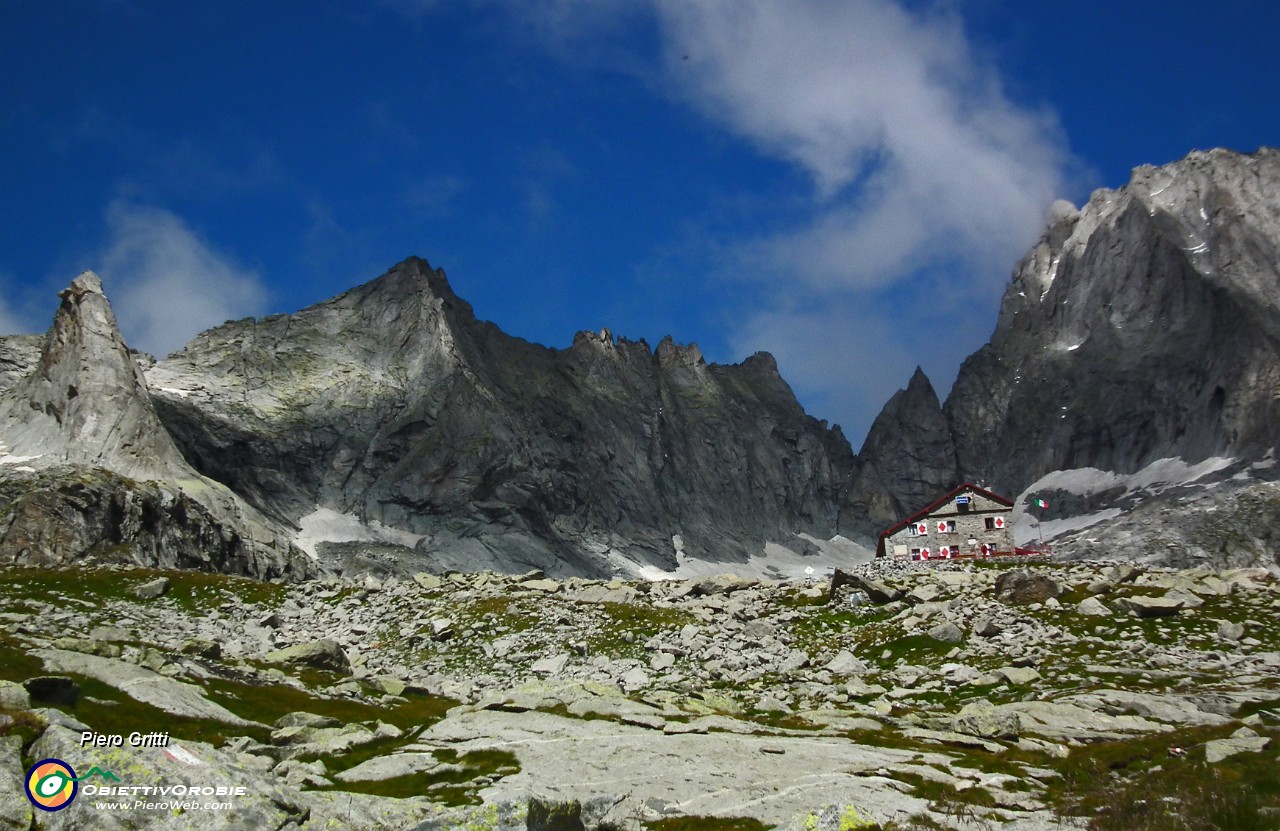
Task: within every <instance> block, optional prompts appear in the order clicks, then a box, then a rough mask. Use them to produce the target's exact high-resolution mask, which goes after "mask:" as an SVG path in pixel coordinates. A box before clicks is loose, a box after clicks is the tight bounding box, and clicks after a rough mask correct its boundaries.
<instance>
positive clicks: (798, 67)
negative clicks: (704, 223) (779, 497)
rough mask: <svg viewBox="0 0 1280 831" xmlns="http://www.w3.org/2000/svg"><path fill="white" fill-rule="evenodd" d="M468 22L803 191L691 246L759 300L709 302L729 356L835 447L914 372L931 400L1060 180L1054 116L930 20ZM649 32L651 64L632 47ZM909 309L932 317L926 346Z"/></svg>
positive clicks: (896, 3)
mask: <svg viewBox="0 0 1280 831" xmlns="http://www.w3.org/2000/svg"><path fill="white" fill-rule="evenodd" d="M427 1H428V0H395V2H400V3H407V4H417V3H422V2H427ZM473 3H474V4H475V5H477V6H480V7H484V8H494V7H499V8H505V9H506V10H507V11H508V13H509V14H510V15H511V18H512V19H513V20H516V21H517V22H518V24H519V28H520V30H521V32H522V33H524V32H528V33H531V34H533V35H534V36H535V37H536V38H538V39H539V40H540V41H541V42H543V43H544V44H546V47H547V48H548V50H549V51H550V52H551V53H552V54H554V55H556V56H557V57H558V58H559V59H560V60H563V61H567V62H569V63H570V64H571V65H583V64H586V65H587V66H594V67H596V68H599V67H601V66H608V67H610V68H612V69H615V70H616V69H618V68H622V69H623V70H625V71H631V72H633V73H634V74H635V75H637V76H640V77H643V78H645V79H646V80H648V81H649V82H651V85H652V87H653V88H655V89H660V90H662V91H663V92H664V93H665V94H667V95H668V96H670V97H671V98H673V99H675V100H678V101H682V102H684V103H686V104H687V105H689V106H690V107H691V108H692V109H694V110H695V111H696V112H698V113H700V114H702V115H703V116H704V117H705V118H706V119H707V120H708V122H709V123H710V124H712V125H715V126H716V127H718V128H720V129H723V130H725V131H727V132H729V133H731V134H733V135H735V136H738V137H740V138H742V139H745V140H746V141H748V142H750V143H751V144H752V145H753V146H754V147H755V148H756V149H757V151H758V152H759V153H760V154H762V155H763V156H765V157H768V158H773V159H778V160H782V161H784V162H787V163H789V164H791V165H793V166H794V167H795V169H797V170H799V171H802V172H803V173H804V174H805V175H807V177H808V178H809V181H810V183H811V187H810V188H808V189H807V191H806V192H805V193H801V194H797V195H796V198H794V199H788V200H786V203H785V204H783V205H780V206H779V208H778V210H777V212H776V214H775V215H774V216H772V217H769V218H768V220H767V221H768V222H769V223H770V225H771V226H772V227H773V228H774V229H779V228H780V229H781V230H775V231H759V232H755V231H752V230H750V229H748V230H745V231H744V232H743V233H742V234H740V235H738V236H737V237H736V238H730V239H727V240H714V241H711V242H708V243H707V244H706V252H705V256H704V259H703V262H704V264H705V261H706V260H714V261H716V262H717V263H720V264H721V265H722V266H724V271H725V272H726V273H731V274H733V275H735V276H736V275H745V276H746V278H748V279H754V280H756V281H758V283H757V285H756V287H755V289H754V290H748V291H742V292H736V291H734V292H726V293H725V296H727V297H738V298H740V299H738V300H737V301H729V303H730V304H733V303H735V302H736V303H737V304H738V307H737V308H734V309H728V310H724V311H723V314H724V315H725V316H726V317H731V318H732V319H733V320H734V321H735V323H734V324H733V330H732V331H731V333H730V335H729V339H730V341H731V342H732V344H733V346H734V348H735V350H736V351H737V353H738V354H740V355H746V354H750V353H751V352H754V351H756V350H760V349H766V350H769V351H771V352H773V353H774V354H775V355H776V357H777V358H778V360H779V365H780V368H781V369H782V371H783V373H784V377H786V378H787V379H788V380H789V381H790V382H791V383H792V384H793V386H794V387H795V388H796V390H797V392H798V393H799V394H800V397H801V399H802V400H803V401H804V402H805V404H806V407H807V408H808V409H809V410H810V412H815V413H817V414H819V415H825V416H827V417H832V418H835V419H836V420H839V421H841V422H844V424H845V426H846V427H849V428H850V430H851V433H855V434H859V435H860V433H861V432H862V431H865V429H866V428H867V427H868V426H869V424H870V421H871V419H872V417H874V415H875V414H876V413H877V412H878V411H879V408H880V407H881V406H882V405H883V403H884V402H885V401H886V400H887V398H888V397H889V395H891V394H892V392H893V391H894V390H896V389H898V388H899V387H901V386H902V385H903V384H905V383H906V381H907V379H908V378H909V376H910V373H911V371H912V369H913V368H914V366H915V365H916V364H917V363H918V364H922V365H924V366H925V369H926V371H927V372H929V374H930V376H931V379H932V380H933V381H934V383H935V385H936V388H937V389H938V392H939V394H940V395H945V393H946V390H947V386H948V385H949V383H950V381H951V380H952V378H953V377H954V373H955V370H956V368H957V367H958V366H959V363H960V361H961V360H962V359H963V357H964V356H965V355H966V354H968V353H969V352H971V351H973V350H974V349H976V348H977V347H978V346H979V345H980V344H981V343H982V342H983V340H984V339H985V338H986V337H987V335H988V334H989V333H990V323H991V321H992V320H993V319H994V316H995V311H996V308H997V306H998V302H999V293H1000V291H1001V289H1002V287H1003V285H1004V284H1005V282H1006V281H1007V279H1008V275H1009V273H1010V270H1011V267H1012V266H1013V264H1014V262H1015V261H1016V260H1017V258H1018V257H1020V256H1021V255H1022V254H1023V253H1025V251H1026V250H1027V249H1028V248H1029V247H1030V245H1031V244H1032V243H1034V241H1035V239H1036V236H1037V234H1038V233H1039V232H1040V230H1041V229H1042V228H1043V225H1044V220H1045V214H1046V211H1047V210H1048V208H1049V206H1050V204H1051V203H1052V202H1053V200H1054V198H1055V197H1058V196H1060V195H1061V194H1062V193H1063V192H1064V191H1065V190H1066V189H1067V185H1068V182H1067V179H1068V171H1072V170H1074V167H1075V165H1076V162H1075V160H1074V159H1073V158H1072V156H1071V154H1070V152H1069V150H1068V149H1067V145H1066V139H1065V136H1064V135H1063V132H1062V130H1061V127H1060V125H1059V123H1058V120H1057V117H1056V115H1055V114H1054V113H1053V112H1052V111H1051V110H1050V109H1048V108H1047V107H1028V106H1025V105H1021V104H1019V103H1016V102H1014V101H1013V100H1011V99H1010V98H1009V96H1008V95H1007V94H1006V92H1005V90H1004V86H1003V83H1002V81H1001V78H1000V76H999V73H998V71H997V69H996V68H995V66H994V65H993V64H992V63H991V62H990V61H988V60H986V59H985V57H984V56H983V55H981V54H979V53H978V52H976V51H975V49H974V47H973V45H972V44H971V42H970V39H969V37H968V34H967V32H966V31H965V27H964V22H963V20H962V18H961V17H960V15H959V14H958V13H956V11H955V10H956V9H957V8H958V7H959V4H956V3H953V2H947V0H939V1H938V2H935V3H915V2H911V3H909V2H907V0H522V2H514V0H473ZM650 26H652V27H653V28H652V29H650V28H646V27H650ZM650 31H653V32H656V33H657V42H658V44H659V46H658V49H659V57H658V59H657V63H656V64H655V63H654V57H653V55H652V54H646V52H645V50H646V49H647V48H649V41H648V40H647V39H646V38H645V37H643V36H641V37H636V36H634V33H635V32H641V33H642V34H647V33H648V32H650ZM628 38H630V40H628ZM624 42H625V44H624ZM646 61H648V63H647V65H646ZM677 197H678V195H677V196H674V197H673V198H677ZM941 274H945V275H946V276H947V282H945V283H944V282H940V281H939V279H938V277H939V275H941ZM889 296H892V297H893V298H894V299H893V300H888V299H886V298H887V297H889ZM748 298H750V299H748ZM749 304H750V305H749ZM907 308H910V309H918V308H928V309H930V310H931V314H930V317H929V319H928V321H927V332H926V333H925V334H923V335H922V334H921V333H919V332H914V333H913V332H910V331H908V327H907V326H905V325H904V323H903V321H902V320H901V319H900V318H901V314H902V310H903V309H907ZM851 438H854V440H855V444H856V443H857V436H851Z"/></svg>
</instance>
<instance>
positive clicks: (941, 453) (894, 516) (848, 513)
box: [840, 367, 959, 536]
mask: <svg viewBox="0 0 1280 831" xmlns="http://www.w3.org/2000/svg"><path fill="white" fill-rule="evenodd" d="M958 483H959V479H958V475H957V470H956V449H955V446H954V444H953V443H952V440H951V428H950V425H948V424H947V419H946V417H945V416H943V414H942V405H941V404H940V403H939V402H938V394H937V393H936V392H934V390H933V385H932V384H930V383H929V379H928V378H927V377H926V376H925V374H924V372H923V370H921V369H920V368H919V367H916V371H915V374H913V375H912V376H911V380H910V382H909V383H908V384H907V387H906V389H903V390H899V391H898V392H896V393H894V395H893V397H892V398H890V399H889V402H888V403H887V404H885V406H884V409H883V410H881V411H880V415H879V416H877V417H876V420H875V421H874V422H873V423H872V425H871V431H870V432H869V433H868V434H867V439H866V441H865V442H864V443H863V445H862V451H861V452H860V453H859V454H858V457H857V460H856V462H855V464H854V473H853V477H852V479H851V482H850V486H849V492H850V495H851V499H850V501H849V503H848V504H847V505H846V506H845V509H844V511H843V512H842V513H841V517H840V527H841V530H842V531H843V532H844V533H849V532H853V533H857V534H862V535H865V536H874V535H875V534H877V533H879V532H880V531H881V530H883V529H884V528H887V527H888V526H890V525H892V524H894V523H895V522H897V521H898V520H899V519H901V518H903V517H905V516H908V515H910V514H912V513H914V512H915V511H917V510H919V509H920V508H923V507H924V506H925V505H928V504H929V503H931V502H933V501H934V500H935V499H937V498H938V497H939V496H941V495H942V494H944V493H946V492H947V491H949V490H950V489H951V488H953V487H955V485H957V484H958Z"/></svg>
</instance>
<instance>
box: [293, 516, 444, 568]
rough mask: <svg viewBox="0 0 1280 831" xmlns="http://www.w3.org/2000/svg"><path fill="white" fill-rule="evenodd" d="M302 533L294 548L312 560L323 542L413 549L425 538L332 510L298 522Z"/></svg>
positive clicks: (296, 538) (297, 537)
mask: <svg viewBox="0 0 1280 831" xmlns="http://www.w3.org/2000/svg"><path fill="white" fill-rule="evenodd" d="M298 525H299V528H300V530H299V531H298V534H297V536H295V537H294V539H293V542H294V545H296V546H298V548H300V549H302V550H303V551H305V552H307V554H309V555H310V556H311V558H312V559H315V558H316V557H317V554H316V549H317V548H318V546H319V545H320V543H322V542H381V543H387V544H389V545H403V546H405V547H406V548H413V547H414V546H415V545H417V544H418V541H419V540H421V539H422V538H423V537H422V535H421V534H414V533H411V532H409V531H404V530H401V529H399V528H392V527H390V526H387V525H383V524H382V523H381V522H378V521H377V520H376V519H375V520H371V521H369V522H364V521H363V520H361V519H360V518H359V517H358V516H356V515H354V514H344V513H339V512H338V511H335V510H333V509H332V508H322V507H320V506H316V509H315V510H314V511H312V512H311V513H309V514H307V515H306V516H304V517H302V518H301V519H299V520H298Z"/></svg>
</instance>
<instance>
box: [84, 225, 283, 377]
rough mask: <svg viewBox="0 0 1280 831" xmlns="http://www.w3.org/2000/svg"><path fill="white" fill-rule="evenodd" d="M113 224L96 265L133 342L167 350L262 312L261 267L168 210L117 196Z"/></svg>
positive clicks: (139, 346) (155, 351)
mask: <svg viewBox="0 0 1280 831" xmlns="http://www.w3.org/2000/svg"><path fill="white" fill-rule="evenodd" d="M107 228H108V232H109V239H108V241H107V244H106V247H105V250H104V251H103V253H102V256H101V258H100V261H99V262H100V265H99V266H98V268H97V271H98V273H99V275H100V276H101V277H102V279H103V284H104V288H105V289H106V291H107V294H108V296H109V297H110V298H111V302H112V306H113V308H114V309H115V312H116V317H117V318H118V320H119V322H120V329H121V332H123V334H124V337H125V340H126V341H127V342H128V343H129V345H130V346H133V347H134V348H137V349H141V350H144V351H146V352H151V353H153V354H155V355H158V356H163V355H167V354H168V353H170V352H172V351H174V350H176V349H178V348H180V347H181V346H182V345H183V344H185V343H186V342H187V341H188V340H190V339H191V338H192V337H194V336H195V335H196V334H198V333H200V332H202V331H204V330H205V329H208V328H209V327H211V326H216V325H217V324H219V323H222V322H224V321H226V320H230V319H235V318H240V317H246V316H249V315H254V314H259V313H261V312H262V311H263V308H264V305H265V303H266V298H267V292H266V290H265V289H264V288H263V285H262V281H261V279H260V278H259V276H258V274H257V273H256V272H254V271H252V270H250V269H246V268H245V267H243V266H241V265H239V264H238V263H236V262H235V261H234V259H233V258H231V257H230V256H229V255H227V254H224V253H223V252H221V251H218V250H217V249H215V248H213V247H212V246H210V245H209V244H208V243H207V242H205V241H204V240H202V239H200V237H199V236H198V235H197V234H196V233H195V232H194V231H193V230H192V229H191V228H190V227H188V226H187V224H186V223H185V222H183V221H182V219H180V218H179V217H177V216H176V215H174V214H172V213H170V212H169V211H166V210H163V209H160V208H151V207H144V206H139V205H134V204H130V203H127V202H114V203H112V205H111V206H110V207H109V208H108V209H107Z"/></svg>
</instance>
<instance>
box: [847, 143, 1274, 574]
mask: <svg viewBox="0 0 1280 831" xmlns="http://www.w3.org/2000/svg"><path fill="white" fill-rule="evenodd" d="M926 386H927V385H926V383H925V382H924V380H923V377H922V376H921V375H920V374H919V373H917V375H916V377H914V378H913V379H912V381H911V384H909V385H908V388H907V389H906V390H905V391H902V392H900V393H898V394H897V395H895V396H894V397H893V399H891V400H890V402H889V403H888V404H887V405H886V406H885V409H884V411H883V412H882V413H881V415H880V417H879V418H878V419H877V420H876V422H875V425H874V426H873V428H872V431H871V434H870V435H869V436H868V439H867V443H866V445H864V447H863V449H862V452H861V454H860V455H859V457H858V459H857V462H856V465H855V472H854V475H853V477H852V480H851V484H850V489H849V498H848V503H847V506H846V508H845V510H844V512H843V513H842V530H844V529H847V530H848V531H849V532H853V533H861V534H875V533H876V532H878V531H880V530H882V529H884V528H885V527H888V526H889V525H891V524H892V523H893V522H894V521H896V520H898V519H901V518H902V517H903V516H906V515H908V514H910V513H911V512H912V511H914V510H918V509H919V508H921V507H924V506H925V505H927V504H929V502H930V501H932V499H933V498H936V497H937V496H938V495H940V494H942V493H945V492H946V490H947V488H948V487H949V486H950V485H953V484H955V483H957V482H960V481H972V482H977V483H979V484H981V485H982V486H984V487H987V488H989V489H991V490H993V491H995V492H997V493H1000V494H1002V495H1005V496H1008V497H1010V498H1016V497H1017V496H1018V495H1019V494H1021V493H1023V492H1024V491H1026V490H1027V489H1028V488H1030V487H1031V486H1032V485H1035V488H1036V493H1037V494H1038V495H1040V496H1045V497H1047V498H1048V499H1049V501H1050V503H1051V504H1052V505H1053V506H1054V507H1053V510H1052V512H1051V513H1050V515H1049V516H1048V517H1047V519H1049V520H1058V519H1066V518H1072V517H1078V518H1082V519H1081V521H1078V522H1075V523H1074V524H1073V525H1071V526H1070V527H1067V526H1066V525H1065V524H1064V526H1063V529H1062V532H1063V533H1071V532H1079V533H1077V534H1075V537H1076V538H1075V539H1071V540H1070V544H1069V546H1068V547H1069V548H1070V549H1071V553H1072V555H1073V556H1075V555H1080V554H1082V553H1085V552H1090V553H1091V556H1125V557H1128V556H1136V557H1139V558H1140V559H1143V560H1144V561H1151V562H1167V563H1169V564H1181V565H1189V564H1200V563H1203V564H1208V565H1217V566H1221V565H1225V564H1227V563H1235V564H1242V563H1250V564H1256V563H1259V562H1265V561H1274V560H1275V555H1274V552H1275V548H1274V545H1273V544H1272V543H1271V542H1270V541H1269V539H1268V534H1269V533H1270V532H1269V530H1268V529H1267V528H1266V527H1265V526H1259V525H1255V526H1252V527H1250V526H1248V524H1247V523H1236V525H1239V526H1241V528H1242V529H1243V530H1241V532H1240V533H1234V532H1233V533H1232V534H1230V535H1229V539H1224V540H1222V541H1213V540H1209V541H1205V540H1203V539H1201V537H1203V536H1204V535H1203V534H1202V533H1201V532H1200V529H1201V527H1202V526H1205V525H1206V524H1207V525H1209V526H1214V527H1216V526H1219V525H1222V524H1223V523H1222V522H1221V521H1219V520H1216V519H1213V518H1212V517H1206V522H1200V521H1197V520H1194V516H1196V515H1200V514H1211V513H1213V512H1214V511H1215V510H1216V508H1215V506H1217V505H1218V503H1220V502H1221V501H1222V500H1221V498H1220V496H1219V495H1216V492H1212V491H1211V489H1212V488H1214V487H1217V486H1219V485H1221V484H1222V483H1224V482H1226V481H1227V480H1228V479H1230V480H1231V485H1230V489H1231V492H1232V493H1233V494H1237V495H1239V496H1240V504H1241V505H1245V504H1249V505H1252V504H1254V503H1258V502H1266V503H1269V502H1270V501H1271V499H1272V497H1271V496H1270V494H1271V490H1270V489H1269V488H1270V486H1269V485H1268V484H1267V483H1268V481H1269V480H1274V479H1275V478H1276V473H1275V471H1274V470H1272V468H1273V467H1274V458H1273V454H1274V448H1275V447H1276V445H1277V443H1278V442H1280V396H1277V394H1276V390H1277V389H1280V151H1277V150H1275V149H1266V148H1264V149H1262V150H1259V151H1258V152H1256V153H1253V154H1248V155H1245V154H1239V153H1234V152H1230V151H1227V150H1213V151H1209V152H1197V153H1192V154H1191V155H1190V156H1188V157H1187V158H1185V159H1182V160H1181V161H1178V162H1174V163H1173V164H1169V165H1166V166H1163V167H1158V168H1157V167H1140V168H1138V169H1136V170H1135V171H1134V173H1133V177H1132V180H1131V181H1130V182H1129V184H1128V185H1127V186H1125V187H1123V188H1120V189H1118V190H1099V191H1097V192H1096V193H1094V194H1093V196H1092V198H1091V199H1090V200H1089V202H1088V204H1086V205H1085V206H1084V207H1083V208H1081V209H1079V210H1076V209H1075V208H1074V207H1072V206H1070V205H1068V204H1066V203H1059V204H1058V205H1056V206H1055V209H1054V211H1053V219H1052V220H1051V221H1050V222H1049V224H1048V227H1047V228H1046V230H1045V232H1044V235H1043V237H1042V238H1041V239H1040V241H1039V242H1038V243H1037V244H1036V245H1035V246H1034V247H1033V248H1032V250H1031V251H1030V252H1029V253H1028V254H1027V256H1026V257H1025V258H1024V259H1023V260H1022V261H1021V262H1020V263H1019V264H1018V265H1017V267H1016V269H1015V271H1014V274H1013V279H1012V282H1011V283H1010V285H1009V287H1008V289H1007V290H1006V292H1005V296H1004V299H1003V302H1002V305H1001V310H1000V316H999V320H998V322H997V325H996V329H995V332H994V334H993V335H992V337H991V340H990V342H989V343H988V344H987V345H986V346H983V347H982V348H981V349H979V350H978V351H977V352H975V353H974V354H973V355H971V356H970V357H969V358H968V359H967V360H966V361H965V362H964V364H963V366H962V367H961V369H960V372H959V375H958V377H957V379H956V382H955V385H954V386H953V388H952V390H951V392H950V394H949V395H948V397H947V400H946V403H945V404H944V405H943V406H942V408H941V415H939V414H938V413H937V412H935V406H936V405H935V404H934V401H933V399H932V391H931V390H927V389H926ZM953 455H954V460H953V458H952V456H953ZM1219 457H1220V458H1223V459H1234V460H1236V461H1235V466H1234V467H1230V468H1226V469H1224V470H1222V471H1221V473H1220V474H1219V475H1217V476H1214V477H1209V478H1205V477H1204V476H1202V475H1201V474H1200V473H1199V472H1195V471H1193V472H1192V473H1190V474H1188V478H1187V479H1186V480H1185V482H1175V481H1164V479H1162V480H1161V486H1160V488H1159V489H1158V492H1157V490H1153V489H1152V488H1151V487H1150V486H1149V485H1150V483H1149V482H1147V481H1144V479H1150V478H1151V476H1161V475H1162V474H1161V473H1160V471H1159V470H1158V468H1159V466H1160V464H1161V460H1168V459H1172V460H1174V461H1175V462H1176V463H1177V464H1180V465H1183V466H1184V467H1190V466H1194V465H1196V464H1197V463H1200V462H1203V461H1205V460H1210V459H1214V458H1219ZM1224 464H1225V462H1224ZM1153 465H1155V466H1156V467H1154V468H1153V467H1151V466H1153ZM1210 467H1214V465H1210ZM1149 468H1150V470H1151V471H1154V473H1152V474H1151V476H1146V474H1143V473H1141V472H1143V471H1148V469H1149ZM1072 471H1075V472H1078V474H1079V475H1078V476H1076V477H1075V479H1076V480H1077V481H1076V484H1075V485H1071V484H1070V483H1071V481H1072V478H1071V477H1069V476H1068V477H1063V476H1058V477H1057V479H1058V480H1060V481H1063V482H1067V484H1068V487H1064V488H1057V487H1056V485H1054V486H1051V485H1050V484H1049V483H1048V480H1046V477H1048V476H1050V475H1051V474H1054V472H1072ZM1237 474H1239V475H1237ZM1125 476H1128V477H1130V478H1129V479H1128V480H1124V481H1121V479H1122V478H1123V477H1125ZM1233 477H1234V478H1233ZM1165 478H1167V477H1165ZM1197 480H1198V481H1197ZM1193 481H1196V482H1197V484H1196V487H1197V488H1199V489H1200V490H1202V491H1203V493H1204V498H1201V497H1200V496H1197V495H1195V494H1194V493H1193V492H1192V490H1189V489H1188V488H1187V487H1184V485H1185V484H1187V483H1190V482H1193ZM1099 483H1101V484H1099ZM1108 483H1110V484H1108ZM1113 485H1114V486H1113ZM1166 491H1167V493H1168V497H1167V498H1162V499H1161V505H1163V506H1165V507H1170V506H1172V505H1173V503H1174V502H1176V503H1177V506H1176V507H1172V508H1171V510H1172V513H1171V514H1170V513H1169V512H1168V511H1164V512H1163V513H1164V514H1168V516H1161V517H1156V516H1155V512H1154V510H1148V511H1145V512H1144V511H1135V510H1133V509H1134V508H1135V507H1137V506H1138V505H1141V504H1143V503H1144V501H1145V500H1149V499H1151V498H1152V497H1153V496H1159V495H1160V494H1162V493H1165V492H1166ZM1020 510H1021V509H1020ZM1148 515H1149V516H1148ZM1083 518H1087V519H1083ZM1134 523H1137V524H1136V525H1135V524H1134ZM1028 524H1029V520H1028ZM1130 526H1132V527H1130ZM1166 526H1178V527H1179V528H1182V529H1183V530H1182V531H1179V532H1178V533H1169V532H1167V531H1166V530H1165V528H1166ZM1183 526H1185V528H1184V527H1183ZM1081 528H1085V529H1086V530H1083V531H1081V530H1080V529H1081ZM1126 529H1127V530H1126ZM1237 530H1240V529H1237ZM1016 531H1017V528H1016V523H1015V532H1016ZM1050 532H1053V528H1052V526H1050ZM1149 532H1152V533H1156V534H1157V535H1158V536H1161V537H1164V538H1166V539H1162V541H1161V543H1160V545H1159V548H1160V551H1159V552H1153V551H1152V550H1151V549H1152V545H1150V544H1148V543H1149V539H1147V538H1148V537H1150V534H1149ZM1144 539H1147V541H1146V542H1143V541H1142V540H1144ZM1134 540H1136V541H1139V543H1140V544H1139V545H1138V546H1137V547H1136V548H1135V546H1134V545H1133V544H1132V541H1134ZM1109 541H1114V542H1116V543H1121V545H1120V547H1115V546H1112V545H1109V544H1108V543H1109ZM1219 542H1221V543H1222V545H1221V546H1220V545H1219ZM1222 546H1226V547H1225V548H1223V547H1222ZM1220 548H1221V550H1219V549H1220ZM1138 549H1141V551H1138ZM1135 552H1137V553H1135ZM1268 552H1269V553H1268Z"/></svg>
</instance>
